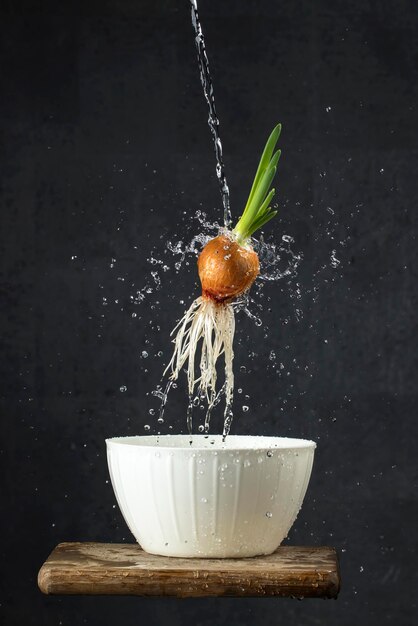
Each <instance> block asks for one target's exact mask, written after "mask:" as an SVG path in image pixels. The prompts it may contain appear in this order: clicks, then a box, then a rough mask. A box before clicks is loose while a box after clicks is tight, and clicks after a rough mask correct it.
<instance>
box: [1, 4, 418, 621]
mask: <svg viewBox="0 0 418 626" xmlns="http://www.w3.org/2000/svg"><path fill="white" fill-rule="evenodd" d="M200 5H201V6H200V15H201V19H202V23H203V28H204V32H205V35H206V42H207V47H208V53H209V59H210V62H211V68H212V72H213V78H214V84H215V94H216V98H217V108H218V113H219V116H220V119H221V134H222V138H223V142H224V148H225V162H226V167H227V174H228V177H229V183H230V188H231V197H232V207H233V211H234V214H235V215H236V216H237V215H238V214H239V212H240V207H241V206H242V203H243V202H244V201H245V194H246V193H247V192H248V187H249V184H250V179H251V176H252V175H253V173H254V169H255V166H256V162H257V158H258V155H259V152H260V150H261V147H262V144H263V142H264V140H265V138H266V136H267V134H268V133H269V131H270V130H271V128H272V127H273V126H274V124H275V123H276V122H277V121H281V122H282V124H283V129H284V130H283V134H282V138H281V140H280V145H281V147H282V150H283V159H282V163H281V165H280V172H279V176H278V185H277V187H278V195H277V200H278V205H279V210H280V213H279V218H280V219H279V218H277V219H276V220H275V223H274V224H271V226H270V225H269V227H268V229H266V236H267V235H270V236H271V237H272V238H273V239H272V240H273V241H280V238H281V236H282V234H284V233H285V234H289V235H291V236H293V237H294V238H295V244H294V246H293V247H294V249H295V250H296V251H298V252H301V253H302V254H303V261H302V263H301V265H300V269H299V272H298V275H297V277H295V278H293V279H292V280H290V281H286V280H283V281H281V282H279V283H275V284H267V285H266V286H265V287H264V289H261V290H260V289H258V290H257V289H255V290H254V292H253V295H254V299H255V303H253V305H252V306H253V310H254V311H255V312H257V314H260V315H261V317H262V320H263V326H262V327H257V326H256V325H255V324H254V323H253V322H252V321H251V320H249V319H248V318H247V317H246V316H245V315H244V314H240V315H239V316H238V324H237V326H238V334H237V344H236V345H237V353H236V371H237V379H238V380H237V386H238V387H242V389H243V392H242V393H243V395H242V396H241V397H239V396H238V395H237V401H236V416H235V421H234V423H233V431H232V432H234V433H252V434H271V435H274V434H276V435H289V434H291V435H294V436H301V437H309V438H313V439H315V440H316V441H317V442H318V449H317V456H316V463H315V467H314V471H313V475H312V479H311V483H310V487H309V489H308V493H307V496H306V500H305V504H304V507H303V509H302V512H301V514H300V516H299V518H298V520H297V522H296V524H295V526H294V528H293V529H292V531H291V533H290V536H289V541H290V542H291V543H294V544H315V545H320V544H329V545H334V546H336V547H337V549H338V551H339V554H340V558H341V567H342V591H341V594H340V597H339V598H338V600H337V601H320V600H304V601H303V602H297V601H293V600H286V599H211V600H175V599H141V598H101V597H97V598H95V597H91V598H79V597H66V598H54V597H44V596H42V595H41V594H40V592H39V591H38V589H37V585H36V575H37V571H38V569H39V567H40V565H41V564H42V562H43V560H44V559H45V558H46V557H47V555H48V554H49V552H50V551H51V550H52V548H53V547H54V546H55V545H56V544H57V543H58V542H59V541H63V540H99V541H100V540H102V541H132V537H131V536H130V534H129V532H128V530H127V528H126V527H125V524H124V522H123V520H122V518H121V516H120V514H119V512H118V510H117V509H116V508H114V504H115V502H114V498H113V494H112V491H111V487H110V485H109V483H108V474H107V467H106V459H105V447H104V439H105V437H108V436H112V435H124V434H130V433H139V434H141V433H143V432H144V425H145V424H147V423H148V424H150V426H151V431H150V432H155V431H156V420H155V417H153V416H152V415H150V414H149V410H151V411H152V410H155V408H157V407H158V403H156V399H155V398H153V397H152V396H151V395H150V392H151V391H152V390H153V389H155V387H156V385H157V384H158V383H159V381H160V376H161V371H162V367H163V362H165V361H166V360H167V357H168V355H169V353H170V348H169V337H168V333H169V331H170V330H171V328H172V326H173V325H174V322H175V320H176V319H177V318H178V317H179V316H180V315H181V314H182V312H183V310H184V307H185V305H186V304H187V303H189V302H191V300H192V298H193V297H195V296H196V295H198V286H197V282H196V272H195V260H194V257H191V258H190V259H189V260H187V258H188V257H186V261H185V263H184V264H183V267H182V269H181V270H180V272H178V273H176V272H175V271H174V269H173V265H174V261H175V260H177V259H176V258H174V257H173V255H172V254H171V253H170V252H168V251H167V248H166V242H167V240H171V241H172V242H176V241H178V240H179V239H182V241H187V240H189V239H190V238H191V237H192V236H193V234H196V232H199V228H201V227H200V225H199V223H198V221H197V220H196V219H195V218H194V215H195V212H196V210H198V209H200V210H204V211H206V213H207V214H208V217H209V219H210V220H215V219H217V220H219V219H220V217H221V207H220V197H219V193H218V189H217V183H216V178H215V175H214V158H213V153H212V145H211V138H210V134H209V130H208V128H207V125H206V118H207V111H206V107H205V102H204V100H203V96H202V93H201V88H200V83H199V78H198V72H197V65H196V61H195V49H194V42H193V33H192V28H191V22H190V16H189V7H188V2H187V1H186V0H183V1H177V2H174V1H171V2H156V1H155V0H154V1H149V2H146V1H139V0H136V1H129V0H119V1H116V0H113V1H112V0H108V1H106V0H100V2H98V1H97V2H95V1H94V0H88V1H86V2H83V3H81V2H72V3H68V4H65V3H57V2H42V1H41V0H39V1H37V2H35V1H33V2H30V1H28V2H25V1H24V0H22V1H20V2H15V1H12V0H10V1H9V2H3V3H2V5H1V7H2V8H1V14H0V18H1V19H0V28H1V64H0V65H1V84H2V97H1V103H0V107H1V126H2V133H3V138H2V160H1V174H2V189H1V218H2V227H1V235H2V237H1V254H2V263H1V269H2V277H1V314H2V318H1V323H2V338H3V342H4V347H3V353H2V360H1V382H2V392H1V401H2V437H1V446H0V447H1V456H0V458H1V477H2V490H1V525H2V533H1V538H2V541H1V548H0V554H1V562H2V590H1V607H0V611H1V614H2V616H3V617H2V619H3V621H2V623H4V624H7V625H12V624H13V625H14V624H25V625H31V624H33V625H38V624H44V625H45V626H48V625H49V624H51V625H52V624H57V625H58V624H63V625H65V624H68V625H77V624H92V625H93V624H97V625H104V624H115V623H120V624H138V623H141V624H142V623H143V624H161V625H165V624H167V625H168V624H170V626H171V625H173V626H174V625H180V624H196V625H200V624H202V625H203V624H205V625H209V624H243V625H252V624H258V623H263V624H265V625H266V626H268V625H273V624H279V623H286V624H288V625H289V626H296V625H302V624H303V625H305V624H339V625H351V624H353V623H354V622H355V623H357V624H362V625H363V624H365V625H366V624H367V626H374V625H378V624H379V625H381V624H395V623H396V624H400V625H409V624H412V623H414V620H415V619H416V617H417V609H416V589H417V584H418V580H417V574H416V548H417V532H416V525H417V518H418V516H417V513H418V497H417V469H418V462H417V454H416V436H417V419H416V417H417V415H416V395H417V392H416V385H415V381H416V370H417V350H416V344H415V342H414V340H415V330H416V309H417V290H416V282H417V242H416V220H417V217H416V216H417V209H416V202H415V197H416V187H417V185H416V181H417V171H418V146H417V128H418V112H417V108H416V107H417V97H418V87H417V84H418V81H417V67H418V65H417V63H418V23H417V14H416V4H415V3H414V2H407V1H403V0H396V1H395V0H393V1H382V2H371V1H370V2H367V1H363V0H362V1H359V0H355V1H351V2H342V1H338V0H333V1H329V2H328V1H326V0H323V1H317V2H305V1H298V2H296V1H294V2H291V1H283V2H276V3H274V2H271V1H270V2H267V1H264V0H263V1H259V2H255V1H248V2H242V1H241V2H240V1H238V0H237V1H232V0H229V1H228V2H225V1H224V2H213V1H212V2H209V1H203V0H202V2H201V3H200ZM333 250H335V256H336V257H337V258H338V260H339V261H340V264H339V265H338V267H336V268H334V267H333V266H332V264H331V263H330V260H331V255H332V251H333ZM151 256H153V257H155V258H157V259H160V260H161V259H163V260H164V262H165V263H167V265H168V266H169V267H170V270H167V271H166V272H164V271H163V270H162V269H161V265H159V264H158V263H157V265H156V269H157V270H158V272H159V276H160V277H161V279H162V281H163V282H162V288H161V289H157V285H156V283H155V280H154V279H153V278H152V275H151V271H153V270H154V269H155V268H153V266H152V263H151V262H150V261H149V260H147V259H150V258H151ZM112 259H115V261H112ZM186 263H189V265H186ZM112 266H113V267H112ZM147 286H148V287H147ZM147 288H148V290H151V291H152V293H150V294H146V290H147ZM138 290H142V291H143V293H144V294H145V295H146V297H145V298H144V300H143V301H142V302H140V303H137V304H136V303H135V298H136V299H138V297H137V291H138ZM257 291H258V293H257ZM260 292H264V296H263V297H262V295H261V293H260ZM299 292H300V293H299ZM131 296H132V297H131ZM181 300H183V303H181ZM260 304H261V305H262V306H263V311H261V310H259V305H260ZM296 309H298V311H299V312H298V313H297V312H296ZM133 314H136V317H135V316H132V315H133ZM271 350H273V351H274V352H275V355H276V357H275V358H274V356H273V357H272V355H271V354H270V352H271ZM143 351H147V352H148V354H149V356H148V357H147V358H145V357H142V356H141V353H142V352H143ZM159 351H162V352H163V355H162V356H158V352H159ZM251 353H255V354H256V356H254V355H252V354H251ZM270 357H272V358H270ZM241 364H244V366H245V367H246V368H247V372H246V373H245V374H244V373H241V372H240V369H239V367H240V365H241ZM124 386H126V387H127V390H126V391H120V388H121V387H122V389H123V387H124ZM245 394H246V395H247V396H249V398H245V397H244V396H245ZM185 403H186V399H185V395H184V393H183V391H182V390H181V389H179V390H178V391H177V392H176V393H173V395H172V397H171V398H170V400H169V403H168V407H167V416H166V422H165V424H164V425H163V426H164V428H163V429H162V430H163V431H164V432H184V430H185ZM244 404H245V405H248V406H249V407H250V410H249V411H247V412H244V411H243V410H242V408H241V407H242V406H243V405H244ZM170 427H171V429H170ZM220 427H221V419H220V417H219V416H218V417H217V421H216V420H215V423H214V428H213V430H214V432H219V430H220Z"/></svg>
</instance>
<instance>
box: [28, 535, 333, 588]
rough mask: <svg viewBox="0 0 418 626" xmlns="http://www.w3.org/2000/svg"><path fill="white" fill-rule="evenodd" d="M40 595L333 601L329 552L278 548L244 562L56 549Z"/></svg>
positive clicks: (97, 546) (108, 547) (124, 548)
mask: <svg viewBox="0 0 418 626" xmlns="http://www.w3.org/2000/svg"><path fill="white" fill-rule="evenodd" d="M38 584H39V588H40V590H41V591H42V592H43V593H46V594H83V595H86V594H87V595H96V594H97V595H138V596H175V597H179V598H187V597H190V598H191V597H199V596H200V597H201V596H242V597H245V596H265V597H267V596H282V597H295V598H314V597H316V598H336V597H337V595H338V592H339V588H340V575H339V567H338V558H337V554H336V551H335V550H334V548H329V547H297V546H281V547H279V548H278V549H277V551H276V552H274V553H273V554H271V555H269V556H260V557H253V558H247V559H181V558H173V557H164V556H154V555H152V554H148V553H147V552H144V551H143V550H142V549H141V548H140V546H139V545H137V544H109V543H60V544H59V545H58V546H57V547H56V548H55V549H54V550H53V552H52V553H51V555H50V556H49V558H48V559H47V561H46V562H45V563H44V565H43V566H42V567H41V569H40V571H39V575H38Z"/></svg>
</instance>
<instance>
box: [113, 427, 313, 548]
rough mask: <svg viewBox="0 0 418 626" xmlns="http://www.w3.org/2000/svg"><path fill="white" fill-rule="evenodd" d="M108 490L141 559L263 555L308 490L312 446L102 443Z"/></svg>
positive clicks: (177, 438) (158, 439)
mask: <svg viewBox="0 0 418 626" xmlns="http://www.w3.org/2000/svg"><path fill="white" fill-rule="evenodd" d="M106 443H107V455H108V464H109V471H110V476H111V480H112V485H113V489H114V492H115V495H116V499H117V501H118V504H119V507H120V509H121V511H122V514H123V516H124V518H125V520H126V523H127V524H128V526H129V528H130V530H131V532H132V534H133V535H134V536H135V538H136V540H137V541H138V543H139V544H140V545H141V546H142V548H143V549H144V550H146V551H147V552H151V553H153V554H162V555H166V556H180V557H218V558H226V557H249V556H255V555H259V554H270V553H271V552H273V551H274V550H275V549H276V548H277V547H278V546H279V545H280V543H281V542H282V541H283V539H284V538H285V537H286V535H287V533H288V531H289V529H290V527H291V526H292V524H293V522H294V521H295V519H296V516H297V514H298V512H299V509H300V507H301V505H302V502H303V498H304V496H305V492H306V489H307V486H308V482H309V478H310V475H311V470H312V463H313V457H314V451H315V447H316V444H315V443H314V442H312V441H307V440H303V439H288V438H285V437H252V436H233V435H232V436H229V437H227V439H226V441H225V442H222V437H221V436H219V435H215V436H209V437H205V436H204V435H193V436H191V437H189V436H187V435H165V436H156V435H151V436H138V437H120V438H114V439H107V441H106Z"/></svg>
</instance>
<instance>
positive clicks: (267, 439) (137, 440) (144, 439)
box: [105, 434, 317, 452]
mask: <svg viewBox="0 0 418 626" xmlns="http://www.w3.org/2000/svg"><path fill="white" fill-rule="evenodd" d="M190 438H192V441H193V444H192V445H190V443H189V442H190ZM179 439H184V440H185V444H184V445H170V441H171V442H173V443H174V441H176V440H177V441H179ZM207 439H212V440H215V441H216V442H217V443H219V444H220V445H216V446H214V447H213V448H212V447H209V446H208V444H207ZM250 439H252V440H254V443H255V444H257V445H252V446H248V445H242V443H243V442H245V441H247V442H248V440H250ZM237 440H238V441H237ZM152 441H154V442H155V444H157V445H153V444H152V443H151V445H150V442H152ZM239 441H241V442H242V443H241V445H239ZM105 442H106V447H107V448H113V447H118V448H120V447H124V448H130V449H141V450H144V449H155V448H158V449H159V450H161V449H163V450H172V451H174V450H182V451H185V450H188V451H193V452H196V451H199V452H215V451H216V452H220V451H222V452H223V451H224V452H251V451H253V452H254V451H257V450H260V451H265V450H282V451H285V450H303V449H315V448H316V446H317V444H316V442H315V441H312V440H311V439H299V438H295V437H279V436H269V435H228V436H227V438H226V442H223V441H222V435H205V434H193V435H186V434H178V435H170V434H167V435H127V436H122V437H109V438H106V440H105ZM199 442H202V443H203V442H204V445H197V444H198V443H199ZM278 443H280V444H282V445H277V444H278ZM275 444H276V445H275Z"/></svg>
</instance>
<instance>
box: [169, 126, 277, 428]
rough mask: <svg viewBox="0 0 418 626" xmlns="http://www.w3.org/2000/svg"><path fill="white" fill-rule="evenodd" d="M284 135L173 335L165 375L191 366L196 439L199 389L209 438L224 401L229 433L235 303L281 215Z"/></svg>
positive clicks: (267, 152) (203, 257) (215, 244)
mask: <svg viewBox="0 0 418 626" xmlns="http://www.w3.org/2000/svg"><path fill="white" fill-rule="evenodd" d="M280 130H281V126H280V124H278V125H277V126H276V127H275V128H274V129H273V131H272V133H271V134H270V137H269V138H268V140H267V143H266V146H265V148H264V151H263V153H262V155H261V159H260V162H259V165H258V168H257V171H256V174H255V178H254V182H253V185H252V187H251V191H250V195H249V196H248V200H247V204H246V205H245V208H244V210H243V212H242V215H241V217H240V218H239V220H238V222H237V224H236V226H235V228H234V229H233V231H232V232H230V231H227V230H225V231H223V232H222V233H221V234H220V235H218V236H217V237H215V238H214V239H211V240H210V241H209V242H208V243H207V244H206V245H205V247H204V248H203V250H202V252H201V253H200V256H199V258H198V261H197V267H198V272H199V278H200V282H201V284H202V295H201V296H200V297H198V298H196V300H195V301H194V302H193V303H192V305H191V306H190V307H189V309H188V310H187V311H185V313H184V315H183V317H182V318H181V320H180V321H179V322H178V324H177V326H176V327H175V328H174V330H173V332H172V335H174V339H173V343H174V352H173V356H172V357H171V360H170V362H169V364H168V365H167V368H166V370H165V372H164V374H166V373H168V372H169V373H170V379H171V381H174V380H177V378H178V376H179V374H180V372H181V371H182V369H183V368H185V366H186V371H187V382H188V392H189V408H188V412H187V425H188V429H189V432H190V433H191V432H192V410H193V403H194V395H195V394H196V386H197V387H198V389H197V395H196V398H195V399H197V400H198V401H199V402H201V401H203V400H204V399H206V400H207V406H208V408H207V412H206V419H205V425H204V430H205V432H209V420H210V415H211V412H212V409H213V407H214V406H216V404H217V403H218V402H219V399H220V397H221V396H222V395H224V396H225V411H224V431H223V434H224V436H226V435H227V434H228V433H229V429H230V426H231V420H232V408H231V407H232V400H233V392H234V372H233V367H232V364H233V359H234V350H233V341H234V332H235V314H234V305H235V304H234V300H235V298H237V297H238V296H240V295H241V294H243V293H244V292H246V291H247V290H248V289H249V288H250V287H251V285H252V284H253V282H254V281H255V279H256V278H257V276H258V274H259V273H260V263H259V260H258V256H257V253H256V252H255V251H254V250H253V248H252V246H251V236H252V234H253V233H254V232H255V231H257V230H258V229H260V228H262V227H263V226H264V225H265V224H267V222H269V221H270V220H271V219H272V218H273V217H274V216H275V215H276V214H277V211H276V210H275V209H274V208H272V206H271V201H272V200H273V197H274V194H275V190H274V189H270V186H271V183H272V181H273V178H274V176H275V174H276V169H277V164H278V162H279V158H280V150H277V151H276V152H274V149H275V146H276V143H277V140H278V138H279V135H280ZM199 345H200V353H199V351H198V346H199ZM222 356H224V360H225V378H224V382H223V384H222V386H221V387H220V388H219V387H218V384H217V382H218V371H217V365H218V362H219V359H220V357H222ZM168 388H169V387H167V389H168ZM164 403H165V400H164ZM162 406H164V404H163V405H162Z"/></svg>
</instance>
